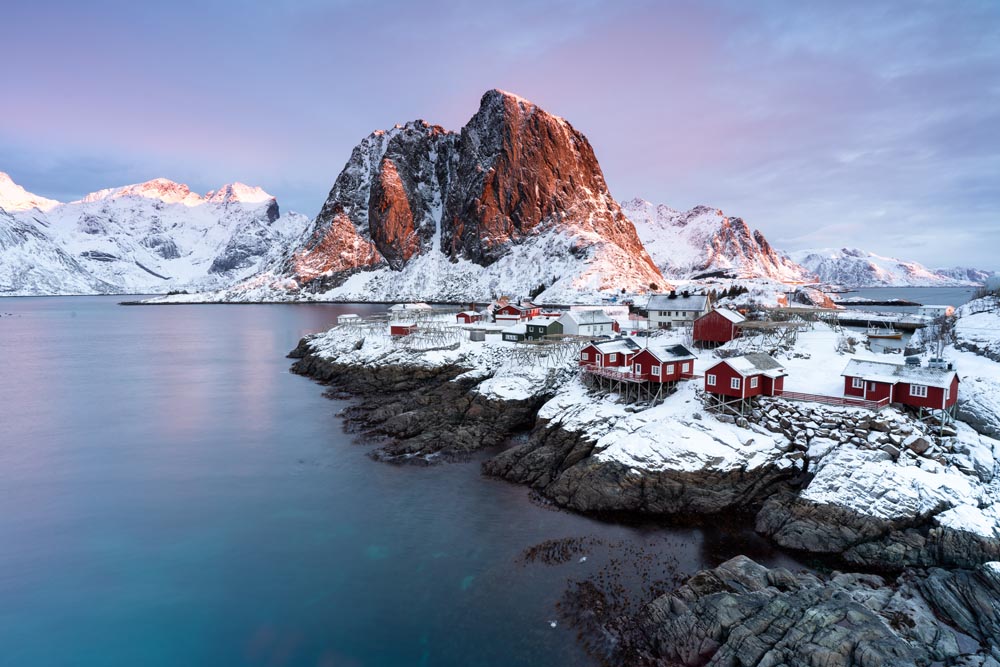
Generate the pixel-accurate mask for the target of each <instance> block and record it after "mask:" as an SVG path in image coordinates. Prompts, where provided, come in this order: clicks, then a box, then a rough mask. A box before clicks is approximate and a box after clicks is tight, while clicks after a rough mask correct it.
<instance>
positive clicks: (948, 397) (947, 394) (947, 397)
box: [944, 387, 951, 401]
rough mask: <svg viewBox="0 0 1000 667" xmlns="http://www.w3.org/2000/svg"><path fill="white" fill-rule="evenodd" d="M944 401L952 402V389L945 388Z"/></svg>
mask: <svg viewBox="0 0 1000 667" xmlns="http://www.w3.org/2000/svg"><path fill="white" fill-rule="evenodd" d="M944 400H946V401H950V400H951V387H945V388H944Z"/></svg>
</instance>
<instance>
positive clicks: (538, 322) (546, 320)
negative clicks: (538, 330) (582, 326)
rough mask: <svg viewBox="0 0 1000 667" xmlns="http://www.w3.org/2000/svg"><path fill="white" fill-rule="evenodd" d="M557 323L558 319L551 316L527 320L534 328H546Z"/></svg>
mask: <svg viewBox="0 0 1000 667" xmlns="http://www.w3.org/2000/svg"><path fill="white" fill-rule="evenodd" d="M558 321H559V318H558V317H552V316H551V315H545V316H539V317H532V318H531V319H530V320H528V324H533V325H535V326H541V327H547V326H549V325H551V324H555V323H556V322H558Z"/></svg>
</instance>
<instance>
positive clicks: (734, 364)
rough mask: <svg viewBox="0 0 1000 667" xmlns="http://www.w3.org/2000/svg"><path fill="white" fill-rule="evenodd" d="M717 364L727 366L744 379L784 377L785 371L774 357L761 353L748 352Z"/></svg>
mask: <svg viewBox="0 0 1000 667" xmlns="http://www.w3.org/2000/svg"><path fill="white" fill-rule="evenodd" d="M719 363H725V364H728V365H729V367H730V368H732V369H733V370H734V371H736V372H737V373H739V374H740V375H742V376H744V377H745V376H748V375H767V376H768V377H780V376H782V375H785V369H784V368H783V367H782V365H781V364H779V363H778V362H777V360H776V359H775V358H774V357H772V356H771V355H769V354H763V353H761V352H750V353H749V354H744V355H743V356H740V357H730V358H728V359H723V360H722V361H721V362H719ZM716 365H718V364H716Z"/></svg>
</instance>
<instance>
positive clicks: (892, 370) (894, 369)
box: [841, 359, 955, 389]
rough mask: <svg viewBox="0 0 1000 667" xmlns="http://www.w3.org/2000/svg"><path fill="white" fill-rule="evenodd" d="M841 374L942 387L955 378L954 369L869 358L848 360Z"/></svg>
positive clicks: (865, 378) (869, 379)
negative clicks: (870, 359) (871, 359)
mask: <svg viewBox="0 0 1000 667" xmlns="http://www.w3.org/2000/svg"><path fill="white" fill-rule="evenodd" d="M841 375H843V376H845V377H859V378H863V379H864V380H866V381H868V382H885V383H887V384H896V383H897V382H906V383H908V384H923V385H927V386H928V387H940V388H942V389H945V388H947V387H950V386H951V382H952V380H954V379H955V371H954V370H943V369H939V368H928V367H927V366H907V365H906V364H897V363H894V362H891V361H869V360H867V359H851V360H850V361H849V362H847V366H846V367H845V368H844V372H843V373H841Z"/></svg>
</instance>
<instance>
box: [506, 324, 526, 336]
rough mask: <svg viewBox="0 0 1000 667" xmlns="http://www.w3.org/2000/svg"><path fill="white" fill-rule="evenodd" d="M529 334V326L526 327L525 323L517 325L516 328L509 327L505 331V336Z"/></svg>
mask: <svg viewBox="0 0 1000 667" xmlns="http://www.w3.org/2000/svg"><path fill="white" fill-rule="evenodd" d="M527 332H528V325H526V324H524V323H521V324H515V325H514V326H511V327H507V328H506V329H504V330H503V333H504V335H505V336H506V335H507V334H522V335H523V334H525V333H527Z"/></svg>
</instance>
